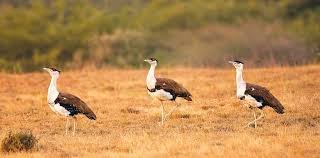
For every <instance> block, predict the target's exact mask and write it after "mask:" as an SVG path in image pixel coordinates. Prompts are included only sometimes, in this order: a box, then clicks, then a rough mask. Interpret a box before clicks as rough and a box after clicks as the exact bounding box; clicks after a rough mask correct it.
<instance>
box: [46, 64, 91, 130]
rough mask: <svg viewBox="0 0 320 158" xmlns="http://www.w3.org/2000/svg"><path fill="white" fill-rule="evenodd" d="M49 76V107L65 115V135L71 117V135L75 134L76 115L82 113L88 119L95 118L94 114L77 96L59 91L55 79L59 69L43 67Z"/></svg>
mask: <svg viewBox="0 0 320 158" xmlns="http://www.w3.org/2000/svg"><path fill="white" fill-rule="evenodd" d="M43 70H45V71H47V72H48V73H49V74H50V76H51V82H50V85H49V88H48V96H47V101H48V104H49V107H50V108H51V110H52V111H54V112H55V113H57V114H59V115H62V116H65V117H66V118H67V122H66V135H68V128H69V127H70V125H69V122H70V118H72V119H73V135H75V128H76V116H77V115H78V114H83V115H85V116H86V117H87V118H89V119H90V120H96V118H97V117H96V115H95V114H94V112H93V111H92V110H91V109H90V107H89V106H88V105H87V104H86V103H85V102H84V101H82V100H81V99H80V98H78V97H77V96H74V95H72V94H69V93H64V92H59V91H58V89H57V80H58V78H59V76H60V73H61V71H60V70H58V69H56V68H53V67H51V68H43Z"/></svg>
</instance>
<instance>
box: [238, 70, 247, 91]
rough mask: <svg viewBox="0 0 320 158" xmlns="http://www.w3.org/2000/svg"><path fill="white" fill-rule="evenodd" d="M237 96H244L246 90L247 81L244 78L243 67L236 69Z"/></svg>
mask: <svg viewBox="0 0 320 158" xmlns="http://www.w3.org/2000/svg"><path fill="white" fill-rule="evenodd" d="M236 82H237V96H238V97H242V96H243V95H244V92H245V90H246V82H245V81H244V80H243V78H242V69H236Z"/></svg>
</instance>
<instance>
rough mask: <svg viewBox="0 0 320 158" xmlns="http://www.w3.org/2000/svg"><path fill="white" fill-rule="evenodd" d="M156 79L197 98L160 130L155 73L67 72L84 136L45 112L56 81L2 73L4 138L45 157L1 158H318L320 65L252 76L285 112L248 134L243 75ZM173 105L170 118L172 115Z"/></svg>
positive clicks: (193, 73)
mask: <svg viewBox="0 0 320 158" xmlns="http://www.w3.org/2000/svg"><path fill="white" fill-rule="evenodd" d="M157 72H158V76H162V77H170V78H174V79H175V80H177V81H179V82H180V83H182V84H183V85H184V86H185V87H187V88H188V89H189V90H190V91H191V92H192V94H193V96H194V97H193V99H194V102H193V103H187V102H185V101H183V100H178V101H179V102H181V103H182V104H183V105H182V106H181V108H180V109H179V111H178V112H176V113H174V115H173V116H172V117H171V118H170V120H169V121H167V122H166V124H165V126H164V127H160V126H159V124H158V122H159V121H160V107H159V102H158V101H152V100H151V99H150V98H149V97H148V95H147V93H146V88H145V76H146V73H147V70H108V69H105V70H83V71H75V72H62V76H61V78H60V81H59V83H58V85H59V88H60V90H63V91H67V92H70V93H73V94H76V95H78V96H80V97H81V98H82V99H83V100H85V101H86V102H87V103H88V104H89V105H90V106H91V107H92V109H93V110H94V111H95V112H96V114H97V121H95V122H93V121H89V120H88V119H87V118H85V117H83V116H81V117H79V118H78V128H77V129H78V130H77V134H76V136H74V137H72V136H65V135H64V128H65V121H66V119H65V118H63V117H60V116H58V115H56V114H54V113H53V112H52V111H51V110H50V108H49V107H48V105H47V103H46V94H47V87H48V84H49V75H48V74H46V73H31V74H21V75H9V74H0V85H1V86H0V95H1V97H0V107H1V108H0V132H1V133H0V139H3V138H4V137H5V134H6V133H7V132H8V131H15V130H23V131H28V130H30V131H32V132H33V133H34V134H35V135H36V136H37V138H39V149H38V150H37V151H36V152H32V153H15V154H14V153H13V154H5V153H0V157H4V156H5V157H123V156H124V157H128V156H129V157H167V156H170V157H199V156H201V157H213V156H221V157H222V156H224V157H319V155H320V126H319V123H320V106H319V102H320V93H319V91H320V80H319V77H320V66H305V67H296V68H272V69H271V68H270V69H250V70H249V69H246V70H245V74H244V77H245V79H246V80H247V81H250V82H253V83H259V84H261V85H264V86H266V87H269V89H270V90H271V92H272V93H274V94H275V96H277V97H278V98H279V100H281V101H282V103H283V104H284V106H285V108H286V113H285V114H284V115H281V116H280V115H277V114H275V113H274V112H273V111H272V110H271V109H266V110H265V113H266V117H265V118H264V119H263V120H262V121H260V122H259V124H258V125H259V127H258V128H257V129H252V128H244V126H245V125H246V123H247V122H249V121H250V120H251V119H252V113H251V112H250V111H249V110H247V109H246V108H245V107H244V106H242V104H241V102H240V101H238V100H237V99H236V98H235V80H234V78H235V72H234V70H233V69H232V68H231V67H230V69H228V70H213V69H170V70H168V69H162V70H158V71H157ZM172 107H173V105H172V103H168V104H167V106H166V110H169V108H172Z"/></svg>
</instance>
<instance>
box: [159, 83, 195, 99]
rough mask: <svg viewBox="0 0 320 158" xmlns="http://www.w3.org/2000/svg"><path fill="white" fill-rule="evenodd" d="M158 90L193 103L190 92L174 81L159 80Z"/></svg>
mask: <svg viewBox="0 0 320 158" xmlns="http://www.w3.org/2000/svg"><path fill="white" fill-rule="evenodd" d="M156 89H163V90H165V91H167V92H170V93H171V94H172V95H174V97H182V98H184V99H186V100H188V101H192V99H191V96H192V95H191V94H190V92H189V91H188V90H187V89H185V88H184V87H183V86H182V85H180V84H179V83H177V82H176V81H174V80H171V79H168V78H157V82H156Z"/></svg>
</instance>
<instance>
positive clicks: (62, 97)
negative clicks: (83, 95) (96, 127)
mask: <svg viewBox="0 0 320 158" xmlns="http://www.w3.org/2000/svg"><path fill="white" fill-rule="evenodd" d="M55 103H59V104H60V106H62V107H64V108H65V109H67V110H68V111H69V112H70V115H71V116H73V115H76V114H78V113H81V114H84V115H85V116H87V117H88V118H89V119H92V120H95V119H96V115H95V114H94V113H93V111H92V110H91V109H90V108H89V106H88V105H87V104H86V103H85V102H84V101H82V100H81V99H80V98H78V97H76V96H74V95H72V94H69V93H59V95H58V98H57V99H56V101H55Z"/></svg>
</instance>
